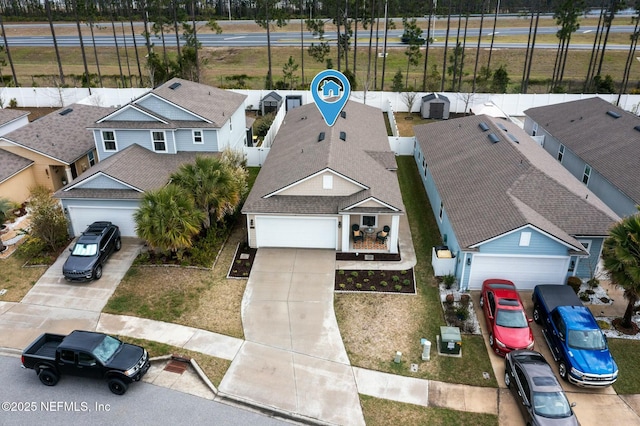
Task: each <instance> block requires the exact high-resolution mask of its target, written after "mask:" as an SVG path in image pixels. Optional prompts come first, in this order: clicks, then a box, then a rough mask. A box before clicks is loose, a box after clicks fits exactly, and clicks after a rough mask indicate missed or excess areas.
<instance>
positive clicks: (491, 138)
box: [487, 133, 500, 143]
mask: <svg viewBox="0 0 640 426" xmlns="http://www.w3.org/2000/svg"><path fill="white" fill-rule="evenodd" d="M487 137H488V138H489V140H490V141H491V142H492V143H496V142H500V138H499V137H497V136H496V135H495V134H494V133H489V134H488V135H487Z"/></svg>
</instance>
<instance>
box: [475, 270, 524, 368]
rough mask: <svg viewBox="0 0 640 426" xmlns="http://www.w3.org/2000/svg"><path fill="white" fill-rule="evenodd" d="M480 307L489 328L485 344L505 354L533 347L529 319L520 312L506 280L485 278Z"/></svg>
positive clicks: (513, 289) (522, 308) (520, 308)
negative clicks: (487, 341) (487, 340)
mask: <svg viewBox="0 0 640 426" xmlns="http://www.w3.org/2000/svg"><path fill="white" fill-rule="evenodd" d="M480 307H481V308H482V311H483V312H484V318H485V321H486V322H487V328H488V329H489V344H490V345H491V348H492V349H493V351H494V352H495V353H497V354H498V355H500V356H505V355H506V354H507V353H508V352H511V351H515V350H516V349H529V350H531V349H533V333H532V332H531V328H530V327H529V323H530V322H531V321H532V320H531V319H530V318H527V316H526V315H525V313H524V307H523V306H522V301H521V300H520V296H519V295H518V291H517V290H516V286H515V285H514V284H513V283H512V282H511V281H507V280H500V279H489V280H485V281H484V282H483V283H482V294H481V295H480Z"/></svg>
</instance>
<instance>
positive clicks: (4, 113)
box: [0, 108, 31, 126]
mask: <svg viewBox="0 0 640 426" xmlns="http://www.w3.org/2000/svg"><path fill="white" fill-rule="evenodd" d="M29 114H31V113H30V112H29V111H21V110H17V109H9V108H0V126H4V125H5V124H9V123H11V122H12V121H15V120H17V119H19V118H22V117H24V116H26V115H29Z"/></svg>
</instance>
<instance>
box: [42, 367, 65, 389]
mask: <svg viewBox="0 0 640 426" xmlns="http://www.w3.org/2000/svg"><path fill="white" fill-rule="evenodd" d="M38 378H39V379H40V381H41V382H42V384H43V385H45V386H55V385H56V384H57V383H58V380H60V377H59V376H58V375H57V374H56V372H55V371H52V370H49V369H48V368H45V369H44V370H41V371H40V374H38Z"/></svg>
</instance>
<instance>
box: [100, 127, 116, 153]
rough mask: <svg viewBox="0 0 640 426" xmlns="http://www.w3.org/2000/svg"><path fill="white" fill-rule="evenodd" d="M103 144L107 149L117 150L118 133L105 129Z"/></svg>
mask: <svg viewBox="0 0 640 426" xmlns="http://www.w3.org/2000/svg"><path fill="white" fill-rule="evenodd" d="M102 144H103V146H104V150H105V151H117V150H118V146H117V145H116V134H115V133H114V132H113V131H111V130H105V131H103V132H102Z"/></svg>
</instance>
